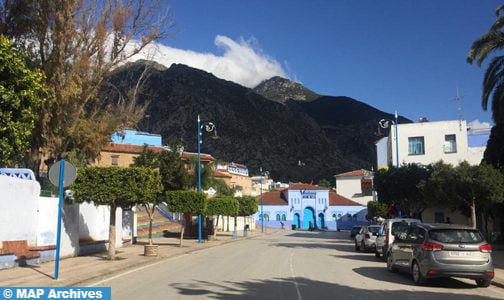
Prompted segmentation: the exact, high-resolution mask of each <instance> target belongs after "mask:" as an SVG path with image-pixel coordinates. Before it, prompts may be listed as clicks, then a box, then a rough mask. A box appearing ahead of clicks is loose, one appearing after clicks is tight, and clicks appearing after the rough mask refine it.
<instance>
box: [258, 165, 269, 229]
mask: <svg viewBox="0 0 504 300" xmlns="http://www.w3.org/2000/svg"><path fill="white" fill-rule="evenodd" d="M259 172H260V173H261V232H263V233H264V210H263V194H262V184H263V176H264V175H269V172H268V171H265V172H263V170H262V167H260V168H259Z"/></svg>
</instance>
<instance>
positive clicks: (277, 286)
mask: <svg viewBox="0 0 504 300" xmlns="http://www.w3.org/2000/svg"><path fill="white" fill-rule="evenodd" d="M353 248H354V247H353V243H352V242H351V241H350V240H349V239H348V238H347V233H336V232H292V231H283V232H278V233H275V234H272V235H266V236H262V237H259V238H255V239H249V240H244V241H239V242H236V243H231V244H227V245H224V246H219V247H214V248H210V249H206V250H202V251H198V252H196V253H193V254H187V255H184V256H181V257H178V258H173V259H169V260H166V261H162V262H159V263H156V264H154V265H151V266H149V267H143V268H140V269H134V270H131V271H128V272H126V273H123V274H119V275H117V276H114V277H112V278H108V279H105V280H104V281H101V282H97V283H95V284H97V285H99V286H112V294H113V298H114V299H178V298H214V299H236V298H261V299H298V300H301V299H398V298H402V299H460V297H461V295H465V296H467V298H469V299H496V298H501V299H504V289H500V288H497V287H494V286H491V287H489V288H476V285H475V284H474V282H473V281H471V280H456V279H446V280H442V281H439V282H436V283H431V284H429V285H428V286H425V287H418V286H415V285H414V284H413V283H412V281H411V278H410V276H409V275H407V274H393V273H389V272H388V271H387V270H386V268H385V263H384V262H382V261H379V260H377V259H376V258H375V257H374V254H371V253H356V252H355V251H354V249H353Z"/></svg>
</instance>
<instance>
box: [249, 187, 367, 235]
mask: <svg viewBox="0 0 504 300" xmlns="http://www.w3.org/2000/svg"><path fill="white" fill-rule="evenodd" d="M257 199H258V202H259V210H258V212H257V213H256V222H257V224H258V225H259V226H260V225H261V223H262V220H263V219H264V225H265V226H268V227H276V228H279V227H281V223H283V224H284V226H285V227H287V228H291V227H295V228H296V229H299V228H301V229H308V228H309V227H310V224H311V225H312V226H313V227H315V228H316V229H330V230H336V229H344V230H347V229H350V228H351V227H352V226H353V225H356V224H367V221H366V215H367V207H366V206H362V205H361V204H359V203H357V202H355V201H352V200H350V199H348V198H345V197H343V196H341V195H338V194H336V193H335V192H332V191H330V188H327V187H320V186H316V185H311V184H294V185H290V186H289V187H288V188H285V189H282V190H278V191H270V192H265V193H263V194H262V195H259V196H258V197H257ZM261 204H262V205H261Z"/></svg>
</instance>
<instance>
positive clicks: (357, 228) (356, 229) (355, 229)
mask: <svg viewBox="0 0 504 300" xmlns="http://www.w3.org/2000/svg"><path fill="white" fill-rule="evenodd" d="M361 228H362V226H360V225H355V226H353V227H352V229H351V230H350V237H351V238H354V237H355V236H356V235H357V233H359V232H360V230H361Z"/></svg>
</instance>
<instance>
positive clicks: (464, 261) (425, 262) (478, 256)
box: [387, 224, 495, 287]
mask: <svg viewBox="0 0 504 300" xmlns="http://www.w3.org/2000/svg"><path fill="white" fill-rule="evenodd" d="M491 252H492V246H491V245H490V244H488V243H487V242H486V241H485V239H484V238H483V236H482V234H481V233H480V232H479V231H478V230H476V229H474V228H471V227H467V226H463V225H450V224H415V225H411V226H410V227H409V228H408V230H407V232H402V233H400V234H398V235H397V236H396V237H395V240H394V243H393V244H392V246H391V247H390V250H389V251H388V254H387V269H388V270H389V271H391V272H397V271H398V270H400V269H401V270H404V271H407V272H410V273H411V274H412V277H413V281H414V282H415V283H416V284H422V283H424V282H425V281H426V280H427V279H429V278H439V277H461V278H470V279H474V280H475V281H476V284H477V285H478V286H479V287H488V286H489V285H490V283H491V282H492V279H493V277H494V274H495V273H494V267H493V263H492V255H491Z"/></svg>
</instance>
